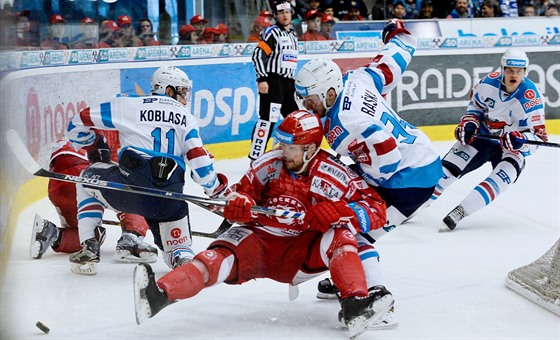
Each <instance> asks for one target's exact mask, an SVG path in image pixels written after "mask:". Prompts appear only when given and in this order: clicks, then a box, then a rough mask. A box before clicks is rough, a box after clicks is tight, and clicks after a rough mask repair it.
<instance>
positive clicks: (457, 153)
mask: <svg viewBox="0 0 560 340" xmlns="http://www.w3.org/2000/svg"><path fill="white" fill-rule="evenodd" d="M453 154H454V155H455V156H457V157H459V158H462V159H463V160H464V161H465V162H466V161H468V160H469V158H471V156H469V154H468V153H466V152H465V151H459V150H457V149H453Z"/></svg>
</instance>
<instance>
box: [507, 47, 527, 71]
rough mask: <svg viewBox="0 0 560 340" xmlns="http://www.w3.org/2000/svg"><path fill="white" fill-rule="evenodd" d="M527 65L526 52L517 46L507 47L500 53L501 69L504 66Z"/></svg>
mask: <svg viewBox="0 0 560 340" xmlns="http://www.w3.org/2000/svg"><path fill="white" fill-rule="evenodd" d="M528 66H529V58H527V54H526V53H525V52H524V51H523V50H521V49H519V48H508V50H507V51H506V52H505V53H504V54H503V55H502V69H503V68H504V67H523V68H527V67H528Z"/></svg>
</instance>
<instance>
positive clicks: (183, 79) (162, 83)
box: [152, 66, 192, 103]
mask: <svg viewBox="0 0 560 340" xmlns="http://www.w3.org/2000/svg"><path fill="white" fill-rule="evenodd" d="M168 86H171V87H173V88H174V89H175V91H178V92H181V90H182V88H186V94H185V99H186V101H187V103H190V100H191V92H192V81H191V80H190V79H189V77H188V76H187V74H186V73H185V72H183V71H181V70H180V69H178V68H177V67H173V66H163V67H160V68H158V69H157V70H156V71H155V72H154V74H153V75H152V93H155V94H165V89H166V88H167V87H168Z"/></svg>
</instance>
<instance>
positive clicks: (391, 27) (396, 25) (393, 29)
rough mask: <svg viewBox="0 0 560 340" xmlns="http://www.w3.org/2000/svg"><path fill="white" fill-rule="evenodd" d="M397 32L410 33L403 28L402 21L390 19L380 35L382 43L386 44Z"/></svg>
mask: <svg viewBox="0 0 560 340" xmlns="http://www.w3.org/2000/svg"><path fill="white" fill-rule="evenodd" d="M399 33H406V34H410V32H409V31H408V30H407V29H406V28H404V22H403V21H402V20H399V19H391V20H390V21H389V24H388V25H387V26H385V28H384V29H383V33H382V34H381V36H382V37H383V43H384V44H386V43H388V42H389V40H391V38H393V37H394V36H395V35H397V34H399Z"/></svg>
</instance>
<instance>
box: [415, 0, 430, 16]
mask: <svg viewBox="0 0 560 340" xmlns="http://www.w3.org/2000/svg"><path fill="white" fill-rule="evenodd" d="M433 13H434V5H433V3H432V0H422V3H421V4H420V15H419V16H418V19H433V18H434V15H433Z"/></svg>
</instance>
